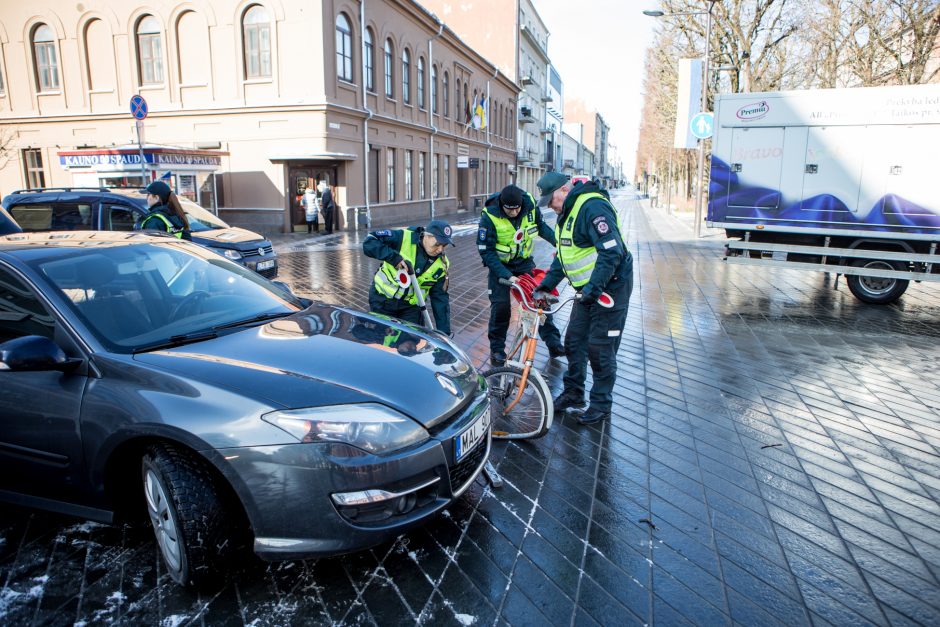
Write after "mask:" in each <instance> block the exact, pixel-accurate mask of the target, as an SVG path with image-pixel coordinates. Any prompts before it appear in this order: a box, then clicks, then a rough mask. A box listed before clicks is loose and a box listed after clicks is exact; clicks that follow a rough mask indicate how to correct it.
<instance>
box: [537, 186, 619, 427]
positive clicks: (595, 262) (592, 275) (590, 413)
mask: <svg viewBox="0 0 940 627" xmlns="http://www.w3.org/2000/svg"><path fill="white" fill-rule="evenodd" d="M537 185H538V188H539V191H540V192H541V194H542V197H541V198H540V200H539V206H540V207H543V206H549V207H551V208H552V209H553V210H554V211H555V213H557V214H558V222H557V224H556V226H555V239H556V242H557V244H556V251H557V255H556V256H555V260H554V261H553V262H552V266H551V268H550V269H549V271H548V272H547V273H546V275H545V278H544V279H542V282H541V283H540V284H539V286H538V288H537V289H536V290H535V291H534V292H533V296H536V297H539V296H541V295H542V294H541V293H547V292H550V291H551V290H552V289H554V288H555V286H557V285H558V284H559V283H560V282H561V281H562V280H563V279H564V278H567V279H568V281H569V282H570V283H571V285H572V286H573V287H574V288H575V290H577V292H578V293H579V294H580V300H577V301H575V303H574V305H573V307H572V310H571V316H570V318H569V320H568V331H567V333H566V334H565V347H566V348H567V356H568V370H567V372H565V376H564V390H563V391H562V393H561V394H560V395H559V396H558V398H556V399H555V411H556V412H559V411H560V412H565V411H569V410H574V411H580V410H582V409H583V408H584V407H585V402H584V382H585V379H586V378H587V364H588V361H590V363H591V372H592V373H593V376H594V384H593V385H592V386H591V393H590V406H589V407H588V408H587V411H585V412H584V413H583V414H581V415H580V417H579V418H578V422H579V423H581V424H593V423H596V422H599V421H601V420H607V419H609V418H610V411H611V406H612V403H613V394H612V392H613V389H614V382H615V381H616V379H617V350H618V349H619V348H620V340H621V337H622V334H623V326H624V323H625V322H626V318H627V307H628V306H629V304H630V293H631V292H632V291H633V257H632V256H631V255H630V251H628V250H627V248H626V245H625V242H624V241H623V234H622V232H621V230H620V221H619V219H618V218H617V212H616V210H615V209H614V206H613V205H612V204H611V203H610V197H609V195H608V194H607V192H606V191H605V190H603V189H602V188H601V187H600V186H599V185H598V184H597V183H596V182H595V181H587V182H584V183H579V184H577V185H575V186H574V187H572V186H571V185H570V184H569V183H568V180H567V178H566V177H565V175H564V174H559V173H558V172H548V173H547V174H545V175H543V176H542V178H540V179H539V180H538V183H537ZM599 299H600V300H599Z"/></svg>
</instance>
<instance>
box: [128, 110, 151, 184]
mask: <svg viewBox="0 0 940 627" xmlns="http://www.w3.org/2000/svg"><path fill="white" fill-rule="evenodd" d="M131 115H132V116H134V119H135V120H137V123H136V126H137V151H138V152H139V153H140V176H141V179H142V181H143V186H146V185H147V161H146V159H144V139H143V138H144V119H145V118H146V117H147V101H146V100H144V97H143V96H141V95H138V94H135V95H134V96H131Z"/></svg>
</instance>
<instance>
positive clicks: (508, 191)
mask: <svg viewBox="0 0 940 627" xmlns="http://www.w3.org/2000/svg"><path fill="white" fill-rule="evenodd" d="M524 202H525V192H524V191H522V188H519V187H516V186H515V185H507V186H506V187H504V188H503V191H501V192H500V193H499V204H500V205H501V206H503V207H521V206H522V205H523V203H524Z"/></svg>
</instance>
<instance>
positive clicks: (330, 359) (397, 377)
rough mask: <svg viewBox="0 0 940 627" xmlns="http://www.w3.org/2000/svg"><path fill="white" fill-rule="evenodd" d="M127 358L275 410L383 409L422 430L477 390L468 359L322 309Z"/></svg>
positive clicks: (409, 329)
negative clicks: (361, 406) (351, 405)
mask: <svg viewBox="0 0 940 627" xmlns="http://www.w3.org/2000/svg"><path fill="white" fill-rule="evenodd" d="M134 358H135V360H137V361H139V362H141V363H146V364H149V365H152V366H157V367H160V368H162V369H165V370H168V371H172V372H174V373H176V374H179V375H182V376H184V377H186V378H189V379H193V380H199V381H205V382H207V383H211V384H214V385H219V386H222V387H225V388H227V389H232V390H237V391H239V393H243V394H246V395H249V396H251V397H253V398H258V399H264V400H266V401H268V402H270V403H271V404H272V405H274V406H280V407H284V408H302V407H314V406H321V405H335V404H343V403H366V402H374V403H382V404H384V405H387V406H389V407H392V408H393V409H395V410H397V411H399V412H401V413H403V414H406V415H408V416H411V417H412V418H414V419H415V420H417V421H418V422H419V423H421V424H422V425H424V426H425V427H428V428H430V427H433V426H434V425H435V424H437V423H439V422H441V421H443V420H445V419H446V418H447V417H448V416H450V415H452V414H453V413H454V412H456V411H458V410H460V409H461V408H462V407H463V406H464V405H465V404H466V403H468V402H469V401H470V400H471V399H472V398H473V397H474V396H475V395H476V394H477V391H478V387H479V375H478V374H477V372H476V371H475V370H474V368H473V367H472V366H471V364H470V361H469V359H468V358H467V357H466V355H464V354H463V352H462V351H460V349H458V348H456V347H454V346H453V345H452V344H450V343H449V342H447V341H446V340H444V339H443V338H442V337H440V336H437V335H431V334H426V333H423V332H422V331H420V330H418V328H417V327H413V326H411V325H408V324H405V323H400V322H397V321H392V320H391V319H389V318H385V317H384V316H378V315H374V314H366V313H362V312H357V311H352V310H349V309H344V308H340V307H335V306H332V305H328V304H323V303H315V304H313V305H311V306H310V307H308V308H307V309H305V310H304V311H302V312H299V313H297V314H293V315H291V316H288V317H285V318H280V319H277V320H274V321H272V322H269V323H267V324H264V325H263V326H256V327H250V328H247V329H244V330H241V331H238V332H235V333H230V334H228V335H225V336H222V337H218V338H215V339H211V340H206V341H204V342H199V343H197V344H190V345H187V346H182V347H179V348H174V349H168V350H161V351H154V352H151V353H140V354H138V355H135V357H134Z"/></svg>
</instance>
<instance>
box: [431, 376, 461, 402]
mask: <svg viewBox="0 0 940 627" xmlns="http://www.w3.org/2000/svg"><path fill="white" fill-rule="evenodd" d="M434 376H436V377H437V382H438V383H440V384H441V387H442V388H444V389H445V390H447V391H448V392H450V393H451V394H453V395H454V396H456V397H457V398H461V397H463V393H462V392H461V391H460V388H458V387H457V384H456V383H454V381H453V380H452V379H451V378H450V377H448V376H447V375H444V374H441V373H440V372H438V373H437V374H436V375H434Z"/></svg>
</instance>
